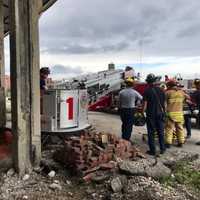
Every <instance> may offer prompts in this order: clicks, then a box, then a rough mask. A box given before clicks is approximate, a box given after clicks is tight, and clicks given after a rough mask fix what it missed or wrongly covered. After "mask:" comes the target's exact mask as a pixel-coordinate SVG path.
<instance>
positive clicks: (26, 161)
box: [10, 0, 41, 174]
mask: <svg viewBox="0 0 200 200" xmlns="http://www.w3.org/2000/svg"><path fill="white" fill-rule="evenodd" d="M10 19H11V20H10V21H11V23H10V24H11V26H10V56H11V99H12V129H13V132H14V152H15V155H14V164H15V168H16V169H17V170H18V172H19V173H20V174H24V173H25V172H26V171H29V170H30V169H31V168H32V166H33V164H34V163H35V161H36V162H37V163H39V161H40V155H41V147H40V146H41V145H40V132H41V130H40V91H39V31H38V0H10ZM34 150H36V153H35V154H34V155H33V151H34Z"/></svg>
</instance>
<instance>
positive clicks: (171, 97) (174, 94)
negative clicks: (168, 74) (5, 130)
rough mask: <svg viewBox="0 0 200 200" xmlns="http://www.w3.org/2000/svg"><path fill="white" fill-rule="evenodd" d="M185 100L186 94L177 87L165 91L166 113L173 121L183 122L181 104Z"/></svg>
mask: <svg viewBox="0 0 200 200" xmlns="http://www.w3.org/2000/svg"><path fill="white" fill-rule="evenodd" d="M185 100H186V94H185V93H184V92H183V91H182V90H179V89H170V90H167V91H166V102H167V109H166V110H167V115H168V117H169V118H170V119H171V120H173V121H175V122H181V123H183V122H184V113H183V104H184V102H185Z"/></svg>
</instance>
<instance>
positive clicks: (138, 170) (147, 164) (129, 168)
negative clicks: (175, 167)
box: [119, 159, 171, 179]
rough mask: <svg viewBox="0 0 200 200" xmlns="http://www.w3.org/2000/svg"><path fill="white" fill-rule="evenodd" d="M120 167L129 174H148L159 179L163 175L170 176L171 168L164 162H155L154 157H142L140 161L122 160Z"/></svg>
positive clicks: (147, 175)
mask: <svg viewBox="0 0 200 200" xmlns="http://www.w3.org/2000/svg"><path fill="white" fill-rule="evenodd" d="M119 169H120V170H121V171H122V172H123V173H125V174H129V175H134V176H146V177H152V178H154V179H159V178H160V177H163V176H170V174H171V170H170V169H169V168H168V167H166V166H165V165H164V164H163V163H162V162H160V161H158V162H157V163H156V164H155V161H154V160H153V159H141V160H139V161H128V160H127V161H122V162H121V163H119Z"/></svg>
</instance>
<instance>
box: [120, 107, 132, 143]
mask: <svg viewBox="0 0 200 200" xmlns="http://www.w3.org/2000/svg"><path fill="white" fill-rule="evenodd" d="M120 117H121V121H122V127H121V128H122V138H123V139H125V140H130V138H131V133H132V130H133V121H134V120H133V117H134V109H133V108H121V109H120Z"/></svg>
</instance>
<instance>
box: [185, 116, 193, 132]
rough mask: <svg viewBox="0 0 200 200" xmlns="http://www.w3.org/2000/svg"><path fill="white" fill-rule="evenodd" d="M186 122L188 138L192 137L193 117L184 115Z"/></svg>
mask: <svg viewBox="0 0 200 200" xmlns="http://www.w3.org/2000/svg"><path fill="white" fill-rule="evenodd" d="M184 121H185V128H186V132H187V136H191V126H192V124H191V115H184Z"/></svg>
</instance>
